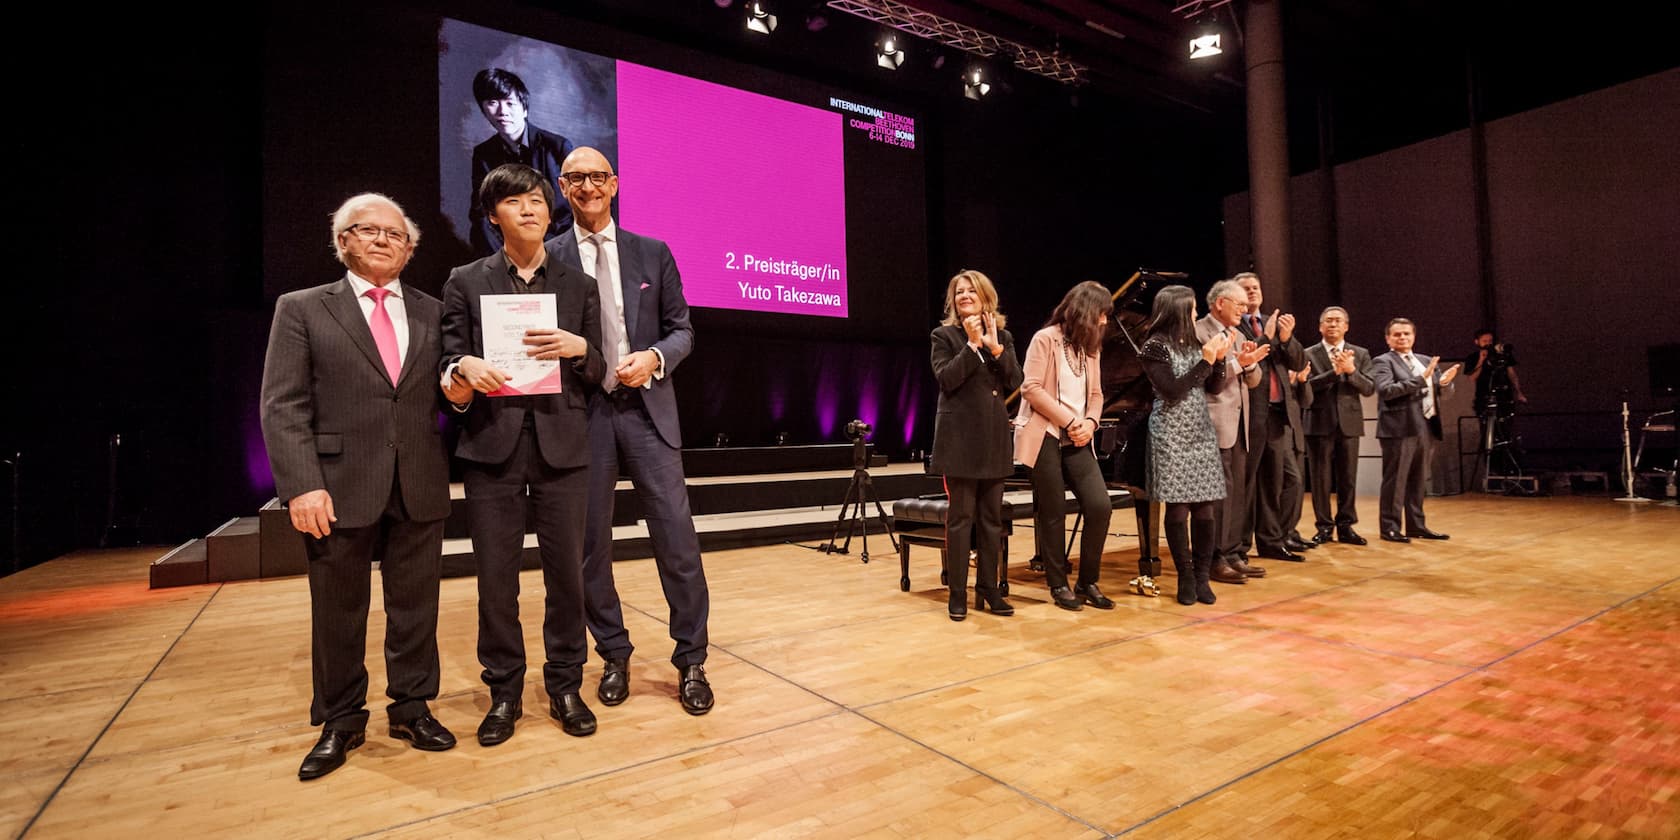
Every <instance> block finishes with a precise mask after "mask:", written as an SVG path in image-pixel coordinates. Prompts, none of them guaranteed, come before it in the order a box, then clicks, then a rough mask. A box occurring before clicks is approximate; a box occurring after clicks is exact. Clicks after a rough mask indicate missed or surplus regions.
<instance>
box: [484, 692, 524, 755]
mask: <svg viewBox="0 0 1680 840" xmlns="http://www.w3.org/2000/svg"><path fill="white" fill-rule="evenodd" d="M524 715H525V710H524V709H522V708H520V704H519V701H517V700H503V701H501V702H500V703H492V704H491V705H490V713H489V714H486V715H485V716H484V722H483V723H480V724H479V725H478V745H479V746H481V747H494V746H496V745H497V744H500V743H502V742H503V741H506V740H507V739H509V738H512V737H513V722H514V721H516V720H518V719H520V718H521V717H524Z"/></svg>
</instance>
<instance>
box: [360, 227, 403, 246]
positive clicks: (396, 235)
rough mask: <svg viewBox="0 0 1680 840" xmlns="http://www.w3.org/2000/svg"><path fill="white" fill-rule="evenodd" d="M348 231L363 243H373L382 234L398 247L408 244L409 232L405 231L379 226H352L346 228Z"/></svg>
mask: <svg viewBox="0 0 1680 840" xmlns="http://www.w3.org/2000/svg"><path fill="white" fill-rule="evenodd" d="M346 230H348V231H350V232H351V233H353V234H355V235H356V238H357V239H360V240H362V241H363V242H372V241H374V240H375V239H378V238H379V236H380V235H381V234H384V236H385V238H386V239H387V240H388V241H390V242H393V243H395V244H397V245H406V244H408V231H405V230H397V229H396V228H388V227H380V226H378V225H351V226H350V227H348V228H346Z"/></svg>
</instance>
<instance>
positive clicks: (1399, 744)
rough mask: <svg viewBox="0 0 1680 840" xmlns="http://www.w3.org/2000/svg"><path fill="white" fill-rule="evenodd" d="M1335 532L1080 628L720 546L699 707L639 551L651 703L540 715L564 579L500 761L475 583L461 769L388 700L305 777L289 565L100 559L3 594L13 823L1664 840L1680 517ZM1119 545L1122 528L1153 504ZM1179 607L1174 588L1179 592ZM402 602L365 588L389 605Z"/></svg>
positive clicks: (5, 583) (465, 624) (1592, 509)
mask: <svg viewBox="0 0 1680 840" xmlns="http://www.w3.org/2000/svg"><path fill="white" fill-rule="evenodd" d="M1361 502H1362V504H1363V506H1364V508H1365V510H1366V514H1367V517H1366V518H1367V520H1368V521H1367V523H1366V524H1365V525H1364V526H1363V528H1362V531H1363V532H1364V533H1365V534H1366V535H1367V536H1368V537H1370V538H1371V539H1372V544H1371V545H1370V546H1369V547H1366V548H1354V547H1346V546H1339V545H1333V546H1330V547H1326V548H1320V549H1318V550H1316V551H1314V552H1312V553H1311V554H1310V555H1309V556H1310V558H1311V559H1310V561H1309V562H1307V563H1305V564H1299V565H1297V564H1285V563H1276V562H1271V563H1267V564H1265V565H1266V566H1267V567H1268V568H1269V569H1270V570H1271V576H1270V577H1268V578H1266V579H1265V580H1263V581H1260V582H1257V583H1254V584H1251V585H1248V586H1242V587H1230V586H1221V587H1218V590H1217V591H1218V593H1219V596H1220V599H1219V603H1218V604H1217V605H1216V606H1212V607H1205V606H1197V607H1193V608H1186V607H1180V606H1179V605H1178V604H1177V603H1175V602H1173V601H1172V600H1171V599H1170V598H1162V599H1159V600H1152V599H1144V598H1140V597H1137V596H1135V595H1129V594H1127V593H1126V592H1125V591H1124V589H1123V584H1124V582H1125V581H1126V580H1127V579H1128V578H1130V577H1131V576H1132V574H1133V573H1134V559H1133V558H1134V556H1135V548H1133V546H1135V542H1134V541H1133V540H1132V538H1130V537H1110V539H1109V548H1110V549H1111V553H1110V554H1109V555H1108V556H1107V558H1106V561H1107V562H1106V565H1105V569H1104V586H1105V589H1106V591H1107V592H1108V593H1109V594H1110V595H1112V596H1113V597H1114V598H1115V599H1116V600H1117V601H1118V602H1119V608H1118V609H1117V610H1115V611H1113V612H1100V611H1096V610H1091V609H1087V610H1085V611H1084V612H1080V613H1069V612H1064V611H1062V610H1059V609H1056V608H1055V606H1054V605H1052V604H1050V603H1049V602H1048V600H1047V597H1046V593H1045V590H1044V588H1043V585H1042V578H1041V577H1039V576H1037V575H1033V574H1031V573H1029V572H1027V571H1026V569H1025V568H1024V567H1025V563H1024V561H1025V559H1026V552H1023V551H1022V550H1021V549H1022V548H1023V547H1025V546H1030V545H1031V535H1030V531H1025V530H1023V531H1018V532H1017V538H1016V539H1015V540H1013V541H1012V542H1013V544H1014V547H1015V549H1016V557H1015V560H1016V563H1015V574H1014V576H1013V581H1014V582H1013V587H1014V597H1013V601H1014V603H1015V605H1016V607H1017V612H1016V615H1015V616H1014V617H1013V618H998V617H995V616H991V615H986V614H976V613H972V612H971V614H970V616H969V619H968V620H967V621H966V622H963V623H960V624H957V623H952V622H951V621H949V620H947V619H946V617H945V603H944V602H945V593H944V590H943V589H942V588H940V587H939V586H938V572H937V568H936V562H935V558H936V556H937V555H936V554H934V553H933V552H932V551H931V550H930V549H922V548H918V549H914V550H913V553H912V558H911V559H912V569H911V577H912V591H911V592H909V593H901V592H899V590H898V569H897V563H896V558H894V557H892V556H891V554H890V553H888V552H889V549H888V548H887V546H886V540H885V539H883V538H872V539H871V545H872V547H876V548H877V550H878V551H879V552H880V554H879V555H877V556H876V557H875V562H873V563H871V564H869V565H863V564H861V563H859V562H858V560H857V559H856V558H855V556H854V557H850V558H848V557H839V556H830V555H824V554H819V553H816V552H812V551H808V550H805V549H802V548H798V547H793V546H781V547H768V548H755V549H745V550H738V551H729V552H718V553H714V554H711V555H708V556H707V558H706V562H707V570H708V573H709V577H710V580H711V588H712V597H713V608H712V625H711V631H712V642H713V649H712V651H711V658H710V662H709V666H708V670H709V671H710V674H711V677H712V682H713V685H714V686H715V687H716V689H717V692H718V707H717V708H716V710H714V711H713V712H712V713H711V714H710V715H707V716H704V717H698V718H695V717H689V716H688V715H685V714H683V713H682V711H681V709H680V707H679V706H678V705H677V701H676V700H675V691H676V680H675V676H676V673H675V671H674V670H673V669H672V668H671V667H670V665H669V664H668V663H667V662H666V659H665V658H666V656H667V655H668V652H669V641H668V639H667V638H666V637H665V627H664V615H665V606H664V602H663V599H662V597H661V595H660V590H659V586H658V581H657V577H656V575H655V572H654V567H653V563H652V561H633V562H625V563H620V564H619V567H618V579H619V582H620V587H621V589H622V593H623V597H624V601H625V604H626V606H627V613H628V617H629V621H630V630H631V633H632V637H633V638H634V639H635V640H636V641H637V642H638V643H639V644H640V648H639V649H638V651H637V658H636V660H635V661H634V663H633V665H632V684H631V688H632V695H631V697H630V700H629V702H627V703H625V704H624V705H622V706H618V707H616V708H607V707H605V706H602V705H601V704H599V703H598V702H595V701H594V697H593V687H594V684H595V681H596V679H597V678H598V676H599V673H600V663H599V661H597V660H595V659H593V657H592V658H591V661H590V663H589V666H588V669H587V671H586V672H585V680H586V684H587V686H588V690H589V692H590V693H589V694H587V695H586V697H587V698H588V699H589V700H590V701H591V705H592V707H593V708H594V709H595V711H596V713H597V714H598V715H599V716H600V722H601V723H600V726H601V728H600V732H599V733H597V734H596V735H595V736H593V737H590V738H583V739H577V738H570V737H567V736H566V735H564V734H563V733H562V732H561V731H560V728H559V725H558V724H557V723H555V722H554V721H552V720H550V719H549V718H548V717H547V716H546V715H545V714H544V712H543V710H544V708H545V705H544V704H543V702H542V698H541V696H540V695H541V687H540V678H539V677H538V676H537V672H538V671H540V659H541V654H540V645H539V644H538V640H539V639H540V628H539V621H538V619H537V617H538V616H540V604H541V587H540V578H538V577H537V573H535V572H527V573H526V577H525V584H526V592H525V596H524V598H523V608H524V610H525V613H524V614H525V616H527V620H526V622H525V627H526V635H527V638H528V645H529V648H530V650H531V651H532V652H533V657H534V665H533V668H532V675H531V679H530V680H529V683H530V685H529V688H528V692H527V700H526V709H527V714H526V717H525V718H524V720H522V721H521V722H520V726H519V729H518V732H517V734H516V735H515V737H514V739H513V740H512V741H510V742H508V743H507V744H504V745H502V746H498V747H495V748H491V749H484V748H481V747H479V746H478V744H477V742H476V741H475V740H474V739H473V737H472V733H473V730H474V728H475V727H476V726H477V723H478V720H479V718H480V716H481V715H482V714H483V713H484V711H485V709H486V708H487V705H488V698H487V694H486V692H485V691H484V690H483V688H482V686H481V685H480V683H479V681H478V671H479V668H478V665H477V663H476V662H475V660H474V653H473V650H474V635H475V621H476V619H475V609H476V607H475V589H474V584H473V581H472V580H470V579H460V580H446V581H444V582H443V609H442V618H441V628H440V631H439V636H440V641H441V647H442V653H443V696H442V698H441V699H440V700H439V701H438V702H437V703H436V704H435V706H434V711H435V712H436V713H437V715H438V717H439V718H440V719H441V720H443V722H444V723H445V724H446V725H448V726H450V727H451V728H452V729H453V730H454V731H455V733H456V734H457V736H459V737H460V739H461V745H460V746H459V747H457V748H456V749H455V750H453V751H450V752H446V753H421V752H418V751H415V750H411V749H409V748H408V747H407V746H406V745H404V744H403V743H402V742H398V741H395V740H393V739H391V738H390V737H388V736H387V735H386V734H385V732H384V727H383V726H382V725H380V724H382V722H383V712H382V706H383V690H384V677H383V674H384V667H383V663H382V661H381V659H380V653H379V649H380V641H381V625H382V618H381V617H380V616H379V615H378V611H377V606H376V611H375V612H376V614H375V617H374V621H373V624H372V628H371V632H370V634H369V635H370V639H369V643H370V650H371V655H370V656H369V660H368V661H369V668H370V670H371V673H372V675H373V686H372V693H373V697H372V698H371V703H370V707H371V708H372V709H373V710H374V712H373V715H374V718H373V727H372V728H370V730H369V738H368V742H367V744H366V745H365V746H363V747H362V748H361V749H359V750H357V751H355V752H353V753H352V754H351V757H350V761H349V763H348V765H347V766H345V767H344V768H343V769H341V770H339V771H338V772H336V773H334V774H332V775H331V776H328V777H327V778H325V779H323V780H320V781H315V782H310V783H307V784H305V783H300V782H299V781H298V780H297V776H296V772H297V765H298V762H299V761H300V760H301V759H302V758H303V754H304V753H305V751H307V750H308V748H309V747H310V746H311V745H312V744H313V742H314V740H315V737H316V730H314V729H312V728H311V727H310V726H309V723H308V712H307V710H308V704H309V672H310V671H309V632H308V626H307V621H306V616H307V608H308V607H307V598H308V593H307V588H306V586H305V584H304V581H303V580H301V579H290V580H271V581H250V582H242V583H229V584H225V585H208V586H199V587H188V588H183V589H168V590H163V591H157V592H153V591H148V590H147V589H146V569H145V566H146V563H147V562H148V561H149V560H151V559H152V558H153V557H155V556H157V555H159V554H161V553H162V551H161V550H130V551H113V552H104V553H83V554H77V555H73V556H70V557H66V558H62V559H60V560H56V561H53V562H51V563H47V564H44V565H42V566H38V567H36V568H33V569H29V570H27V571H25V572H22V573H20V574H17V575H13V576H12V577H10V578H7V579H4V580H0V674H3V680H0V778H3V779H4V780H5V784H4V785H0V835H3V836H17V835H22V836H27V837H30V838H50V837H77V838H82V837H125V838H135V837H138V838H151V839H152V840H186V839H187V838H195V839H196V838H205V837H224V836H237V837H250V838H255V837H285V838H318V837H352V836H370V835H371V836H379V837H451V838H475V837H482V838H492V837H494V838H503V837H606V838H615V839H616V838H630V837H663V838H676V837H691V836H731V837H787V836H828V837H864V836H869V837H940V836H945V837H1033V838H1047V837H1101V836H1105V835H1110V836H1112V835H1123V836H1127V837H1137V838H1154V837H1233V838H1276V837H1325V838H1329V837H1335V838H1373V837H1376V838H1381V837H1428V838H1472V837H1501V838H1506V837H1595V838H1607V837H1675V836H1677V834H1680V583H1677V580H1680V508H1674V507H1667V506H1656V505H1644V506H1639V507H1631V506H1626V505H1620V504H1618V503H1616V502H1613V501H1610V500H1608V499H1596V498H1595V499H1587V498H1551V499H1507V498H1499V497H1484V496H1464V497H1456V498H1445V499H1431V500H1429V502H1428V505H1429V510H1430V524H1431V525H1433V526H1434V527H1436V528H1438V529H1441V530H1444V531H1447V532H1449V533H1451V534H1452V535H1453V538H1452V540H1451V541H1450V542H1446V543H1429V544H1425V543H1413V544H1411V545H1393V544H1389V543H1382V542H1379V541H1377V540H1376V539H1375V538H1376V531H1377V529H1376V527H1375V524H1374V521H1372V520H1374V519H1375V516H1374V511H1375V500H1374V499H1362V500H1361ZM1113 530H1118V531H1126V532H1130V531H1131V530H1132V522H1131V516H1130V514H1129V512H1121V513H1117V515H1116V517H1115V520H1114V527H1113ZM1165 583H1166V588H1167V590H1168V591H1169V592H1170V591H1171V590H1172V587H1173V581H1172V577H1171V574H1170V573H1169V574H1168V577H1167V580H1166V581H1165ZM378 600H379V599H378V597H377V594H376V597H375V599H374V603H375V604H376V605H377V604H378Z"/></svg>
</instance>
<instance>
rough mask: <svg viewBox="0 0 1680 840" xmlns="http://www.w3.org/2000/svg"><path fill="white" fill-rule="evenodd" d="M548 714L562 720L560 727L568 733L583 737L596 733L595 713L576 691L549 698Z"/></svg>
mask: <svg viewBox="0 0 1680 840" xmlns="http://www.w3.org/2000/svg"><path fill="white" fill-rule="evenodd" d="M548 714H549V716H550V717H552V718H554V719H555V720H557V721H560V728H561V729H563V730H565V731H566V734H567V735H572V736H576V737H578V738H582V737H583V736H585V735H594V734H595V713H594V712H591V711H589V706H588V705H587V704H585V703H584V702H583V697H582V696H581V695H579V694H578V693H577V692H575V691H574V692H572V693H570V694H562V695H560V696H559V697H550V698H548Z"/></svg>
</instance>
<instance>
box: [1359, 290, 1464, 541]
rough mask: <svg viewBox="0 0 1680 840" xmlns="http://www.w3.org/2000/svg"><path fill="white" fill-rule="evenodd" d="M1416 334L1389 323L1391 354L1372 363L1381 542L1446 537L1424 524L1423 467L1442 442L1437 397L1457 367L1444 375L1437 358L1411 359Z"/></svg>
mask: <svg viewBox="0 0 1680 840" xmlns="http://www.w3.org/2000/svg"><path fill="white" fill-rule="evenodd" d="M1416 329H1417V328H1416V327H1414V326H1413V325H1412V322H1411V321H1408V320H1406V319H1405V318H1395V319H1394V320H1392V321H1389V322H1388V327H1387V329H1386V330H1385V333H1386V336H1387V338H1388V349H1389V352H1387V353H1384V354H1382V355H1381V356H1378V357H1376V358H1375V359H1372V360H1371V381H1372V382H1373V383H1375V384H1376V386H1377V442H1378V443H1380V444H1382V463H1383V468H1382V517H1381V522H1382V538H1383V539H1385V540H1388V541H1389V542H1402V543H1403V542H1411V541H1412V539H1413V538H1418V539H1426V540H1444V539H1446V538H1447V535H1446V534H1442V533H1438V532H1435V531H1431V530H1429V527H1428V526H1427V525H1425V524H1424V521H1423V466H1424V464H1425V463H1427V462H1428V460H1429V449H1430V447H1431V443H1432V441H1436V440H1440V439H1441V396H1442V395H1443V393H1444V392H1445V391H1446V390H1448V389H1451V387H1452V381H1453V379H1455V378H1456V377H1457V376H1458V369H1459V366H1458V365H1456V364H1455V365H1453V366H1452V367H1450V368H1448V369H1447V370H1446V371H1445V372H1444V373H1443V372H1442V371H1439V370H1436V366H1437V365H1438V364H1440V362H1441V357H1439V356H1431V357H1429V358H1428V359H1427V360H1425V359H1422V358H1419V357H1418V356H1417V355H1415V354H1414V353H1413V352H1412V344H1413V342H1414V341H1415V340H1416V338H1417V333H1416ZM1402 507H1403V508H1404V511H1402ZM1402 513H1404V518H1403V519H1402ZM1402 522H1403V523H1404V526H1405V527H1404V528H1402V527H1401V525H1402Z"/></svg>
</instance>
